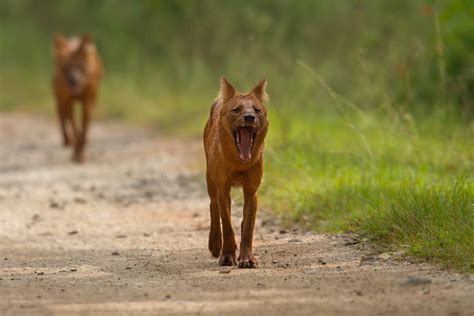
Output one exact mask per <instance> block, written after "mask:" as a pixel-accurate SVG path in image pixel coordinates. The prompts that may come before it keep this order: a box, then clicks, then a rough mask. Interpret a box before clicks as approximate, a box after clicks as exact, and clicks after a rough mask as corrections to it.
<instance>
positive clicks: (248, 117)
mask: <svg viewBox="0 0 474 316" xmlns="http://www.w3.org/2000/svg"><path fill="white" fill-rule="evenodd" d="M244 121H245V123H248V124H252V123H255V116H254V115H253V114H245V115H244Z"/></svg>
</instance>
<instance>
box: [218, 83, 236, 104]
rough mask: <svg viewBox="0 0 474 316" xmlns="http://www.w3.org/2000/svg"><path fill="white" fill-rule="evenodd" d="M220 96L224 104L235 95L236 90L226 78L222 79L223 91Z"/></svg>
mask: <svg viewBox="0 0 474 316" xmlns="http://www.w3.org/2000/svg"><path fill="white" fill-rule="evenodd" d="M219 95H220V97H221V98H222V103H225V102H227V101H228V100H229V99H231V98H232V97H233V96H234V95H235V88H234V87H233V86H232V85H231V84H230V82H229V81H227V79H226V78H224V77H221V90H220V92H219Z"/></svg>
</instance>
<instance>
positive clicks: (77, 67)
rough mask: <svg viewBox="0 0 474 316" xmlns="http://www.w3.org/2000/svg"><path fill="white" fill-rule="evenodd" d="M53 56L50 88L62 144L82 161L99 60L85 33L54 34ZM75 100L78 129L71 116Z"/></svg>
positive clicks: (93, 100)
mask: <svg viewBox="0 0 474 316" xmlns="http://www.w3.org/2000/svg"><path fill="white" fill-rule="evenodd" d="M54 59H55V65H54V75H53V90H54V96H55V98H56V106H57V112H58V117H59V122H60V125H61V133H62V137H63V144H64V146H70V145H71V146H74V152H73V156H72V159H73V160H74V161H76V162H83V161H84V158H85V157H84V148H85V146H86V143H87V134H88V129H89V123H90V118H91V111H92V108H93V106H94V104H95V103H96V100H97V94H98V90H99V85H100V80H101V78H102V72H103V68H102V62H101V60H100V57H99V54H98V53H97V49H96V46H95V44H94V43H93V42H92V39H91V37H90V35H89V34H84V35H83V36H82V37H81V38H70V39H66V38H64V37H63V36H62V35H56V36H55V37H54ZM75 101H79V102H81V104H82V121H81V127H80V129H78V127H77V125H76V122H75V119H74V109H73V105H74V102H75Z"/></svg>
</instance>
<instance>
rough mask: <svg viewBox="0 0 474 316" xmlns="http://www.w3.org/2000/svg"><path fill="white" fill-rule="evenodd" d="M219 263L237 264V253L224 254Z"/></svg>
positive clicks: (223, 264)
mask: <svg viewBox="0 0 474 316" xmlns="http://www.w3.org/2000/svg"><path fill="white" fill-rule="evenodd" d="M219 265H220V266H221V267H223V266H235V265H237V262H236V261H235V255H233V254H222V255H221V258H220V259H219Z"/></svg>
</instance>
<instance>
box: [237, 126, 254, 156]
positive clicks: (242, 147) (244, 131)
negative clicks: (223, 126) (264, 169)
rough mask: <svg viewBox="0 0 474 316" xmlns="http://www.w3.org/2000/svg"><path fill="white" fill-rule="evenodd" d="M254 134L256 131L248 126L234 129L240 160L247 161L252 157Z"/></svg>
mask: <svg viewBox="0 0 474 316" xmlns="http://www.w3.org/2000/svg"><path fill="white" fill-rule="evenodd" d="M256 136H257V131H256V130H254V129H252V127H250V126H241V127H237V128H236V129H235V130H234V139H235V143H236V144H237V151H238V152H239V157H240V160H241V161H243V162H249V161H250V160H251V159H252V148H253V144H254V142H255V137H256Z"/></svg>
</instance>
